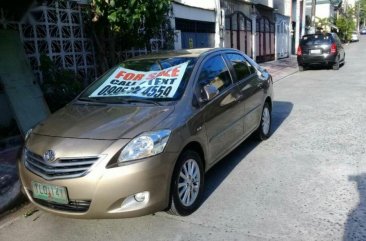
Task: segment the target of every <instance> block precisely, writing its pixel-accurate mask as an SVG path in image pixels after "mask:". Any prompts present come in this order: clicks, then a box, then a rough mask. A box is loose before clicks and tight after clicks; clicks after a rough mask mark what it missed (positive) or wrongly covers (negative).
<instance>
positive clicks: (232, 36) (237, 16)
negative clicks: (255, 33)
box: [225, 11, 253, 57]
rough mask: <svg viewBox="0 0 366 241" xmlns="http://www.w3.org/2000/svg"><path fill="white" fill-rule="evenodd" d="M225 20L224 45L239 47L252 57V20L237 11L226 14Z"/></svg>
mask: <svg viewBox="0 0 366 241" xmlns="http://www.w3.org/2000/svg"><path fill="white" fill-rule="evenodd" d="M225 20H226V21H225V26H226V36H227V37H226V38H225V46H230V47H231V48H236V49H239V50H241V51H243V52H244V53H245V54H246V55H248V56H250V57H253V48H252V20H251V19H250V18H248V17H247V16H245V15H244V13H242V12H238V11H237V12H234V13H232V14H230V15H228V16H226V17H225Z"/></svg>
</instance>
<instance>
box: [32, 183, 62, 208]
mask: <svg viewBox="0 0 366 241" xmlns="http://www.w3.org/2000/svg"><path fill="white" fill-rule="evenodd" d="M32 190H33V197H34V198H38V199H42V200H46V201H50V202H54V203H60V204H68V203H69V199H68V197H67V191H66V187H60V186H55V185H50V184H43V183H39V182H32Z"/></svg>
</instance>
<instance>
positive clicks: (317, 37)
mask: <svg viewBox="0 0 366 241" xmlns="http://www.w3.org/2000/svg"><path fill="white" fill-rule="evenodd" d="M331 43H332V36H331V35H330V34H327V35H323V34H314V35H306V36H304V37H302V39H301V45H305V46H311V45H320V44H331Z"/></svg>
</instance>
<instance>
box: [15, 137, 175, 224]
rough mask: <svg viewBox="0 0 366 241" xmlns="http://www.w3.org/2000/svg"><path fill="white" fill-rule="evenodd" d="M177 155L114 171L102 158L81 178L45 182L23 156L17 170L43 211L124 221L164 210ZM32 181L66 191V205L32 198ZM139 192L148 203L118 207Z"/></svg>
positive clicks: (76, 216) (167, 155)
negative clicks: (24, 160)
mask: <svg viewBox="0 0 366 241" xmlns="http://www.w3.org/2000/svg"><path fill="white" fill-rule="evenodd" d="M117 142H118V141H117ZM23 155H24V154H23ZM177 155H178V154H177V153H162V154H160V155H156V156H153V157H150V158H145V159H143V160H139V161H136V162H134V163H130V164H128V165H125V166H120V167H114V168H106V164H107V163H108V162H109V160H110V158H109V159H108V158H104V159H102V160H99V161H98V162H97V163H96V165H94V166H93V167H92V168H91V170H90V172H89V173H88V174H86V175H85V176H81V177H78V178H70V179H55V180H46V179H45V178H42V177H40V176H38V175H36V174H34V173H33V172H31V171H29V170H28V168H27V167H25V166H24V162H23V158H24V157H23V156H22V157H21V160H19V161H18V167H19V174H20V178H21V181H22V184H23V188H24V191H25V193H26V195H27V197H28V198H29V200H30V201H31V202H32V203H34V204H35V205H37V206H38V207H39V208H41V209H43V210H45V211H48V212H51V213H54V214H58V215H62V216H67V217H72V218H88V219H92V218H125V217H135V216H142V215H146V214H150V213H154V212H157V211H160V210H163V209H165V208H167V207H168V204H169V192H170V181H171V174H172V172H173V168H174V163H175V160H176V158H177ZM32 181H35V182H38V183H44V184H51V185H57V186H62V187H66V188H67V193H68V198H69V200H70V203H69V204H68V205H59V204H57V205H56V204H54V203H50V202H48V201H43V200H39V199H35V198H33V195H32ZM140 192H149V200H148V202H146V203H142V204H141V205H139V206H137V207H132V208H131V207H127V208H126V207H122V203H123V201H124V200H125V199H126V198H128V197H131V196H133V195H134V194H136V193H140ZM80 207H81V208H80ZM73 208H74V209H73Z"/></svg>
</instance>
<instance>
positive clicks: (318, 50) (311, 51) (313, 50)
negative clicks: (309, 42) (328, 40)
mask: <svg viewBox="0 0 366 241" xmlns="http://www.w3.org/2000/svg"><path fill="white" fill-rule="evenodd" d="M310 53H311V54H321V50H320V49H311V50H310Z"/></svg>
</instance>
